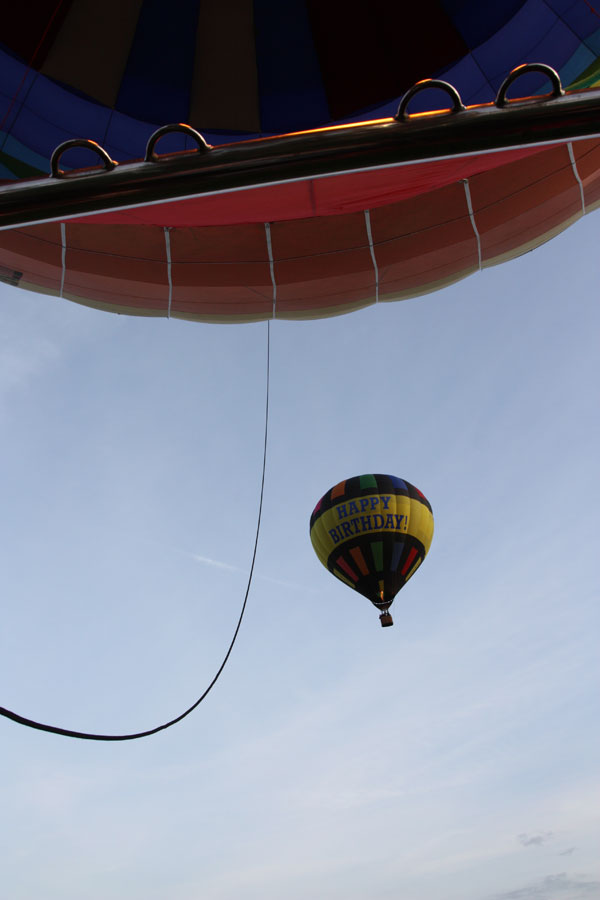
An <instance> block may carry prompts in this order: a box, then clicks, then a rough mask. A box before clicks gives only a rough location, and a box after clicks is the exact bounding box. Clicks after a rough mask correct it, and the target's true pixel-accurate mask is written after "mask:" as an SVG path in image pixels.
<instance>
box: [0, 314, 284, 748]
mask: <svg viewBox="0 0 600 900" xmlns="http://www.w3.org/2000/svg"><path fill="white" fill-rule="evenodd" d="M270 357H271V322H270V321H269V320H267V373H266V383H267V387H266V401H265V439H264V448H263V464H262V477H261V483H260V500H259V503H258V519H257V522H256V537H255V539H254V551H253V553H252V563H251V565H250V574H249V576H248V585H247V587H246V594H245V596H244V602H243V604H242V611H241V612H240V617H239V619H238V623H237V625H236V628H235V631H234V633H233V638H232V640H231V643H230V645H229V649H228V650H227V653H226V654H225V658H224V660H223V662H222V663H221V665H220V666H219V669H218V670H217V674H216V675H215V677H214V678H213V680H212V681H211V683H210V684H209V685H208V687H207V688H206V690H205V691H204V693H203V694H202V695H201V696H200V697H198V699H197V700H196V702H195V703H192V705H191V706H190V707H189V709H186V710H185V712H182V713H181V714H180V715H179V716H176V717H175V718H174V719H171V721H170V722H165V723H164V724H163V725H157V726H156V728H149V729H148V731H138V732H137V733H136V734H90V733H88V732H86V731H71V730H70V729H69V728H59V727H58V726H56V725H44V724H43V723H42V722H36V721H34V720H33V719H27V718H25V716H20V715H18V714H17V713H15V712H12V711H11V710H10V709H5V708H4V707H3V706H0V715H3V716H4V717H5V718H7V719H12V720H13V722H17V724H18V725H26V726H27V727H29V728H37V729H38V730H39V731H49V732H50V733H51V734H62V735H63V736H64V737H72V738H81V739H82V740H85V741H135V740H137V739H138V738H143V737H149V736H150V735H151V734H157V733H158V732H159V731H164V730H165V728H170V727H171V725H176V724H177V722H181V720H182V719H185V717H186V716H189V714H190V713H191V712H193V711H194V710H195V709H196V707H197V706H199V705H200V704H201V703H202V701H203V700H204V698H205V697H206V696H207V695H208V694H209V693H210V691H211V690H212V689H213V687H214V686H215V684H216V683H217V681H218V679H219V676H220V674H221V672H222V671H223V669H224V668H225V665H226V663H227V660H228V659H229V656H230V654H231V651H232V650H233V645H234V644H235V641H236V638H237V636H238V632H239V630H240V626H241V624H242V619H243V618H244V612H245V611H246V604H247V602H248V594H249V593H250V585H251V584H252V575H253V573H254V563H255V562H256V551H257V549H258V536H259V534H260V521H261V518H262V506H263V496H264V492H265V469H266V464H267V436H268V432H269V383H270V382H269V368H270Z"/></svg>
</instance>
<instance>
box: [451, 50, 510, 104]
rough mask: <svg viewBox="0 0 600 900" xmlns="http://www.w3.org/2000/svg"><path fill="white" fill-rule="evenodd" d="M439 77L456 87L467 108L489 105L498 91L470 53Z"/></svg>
mask: <svg viewBox="0 0 600 900" xmlns="http://www.w3.org/2000/svg"><path fill="white" fill-rule="evenodd" d="M437 77H439V78H442V79H443V80H444V81H449V82H450V84H452V85H454V87H455V88H456V90H457V91H458V93H459V94H460V96H461V97H462V102H463V103H464V104H465V106H469V105H470V104H473V103H488V102H489V101H490V100H493V99H494V97H495V96H496V91H495V90H494V88H493V87H492V86H491V84H490V83H489V81H488V79H487V78H486V75H485V72H483V71H482V69H481V67H480V66H478V65H477V63H476V62H475V60H474V59H473V55H472V54H471V53H470V54H469V55H468V56H465V57H464V58H463V59H461V60H459V62H457V63H456V64H455V65H453V66H451V67H450V69H447V70H446V71H445V72H440V73H438V74H437Z"/></svg>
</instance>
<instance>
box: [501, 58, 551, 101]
mask: <svg viewBox="0 0 600 900" xmlns="http://www.w3.org/2000/svg"><path fill="white" fill-rule="evenodd" d="M528 72H541V74H542V75H546V76H547V78H548V80H549V81H550V82H551V84H552V91H551V93H550V94H544V95H543V97H540V100H541V99H546V98H547V97H548V96H550V97H562V96H564V93H565V92H564V91H563V87H562V84H561V82H560V75H559V74H558V72H557V71H556V69H553V68H552V66H547V65H546V63H524V64H523V65H522V66H517V68H516V69H513V70H512V72H511V73H510V75H508V76H507V77H506V78H505V79H504V81H503V82H502V84H501V85H500V90H499V91H498V94H497V95H496V99H495V100H494V104H495V105H496V106H497V107H498V109H502V108H503V107H505V106H508V104H509V103H517V102H518V100H519V98H516V99H515V100H507V99H506V92H507V90H508V89H509V87H510V86H511V84H513V82H515V81H516V80H517V79H518V78H520V77H521V75H527V73H528Z"/></svg>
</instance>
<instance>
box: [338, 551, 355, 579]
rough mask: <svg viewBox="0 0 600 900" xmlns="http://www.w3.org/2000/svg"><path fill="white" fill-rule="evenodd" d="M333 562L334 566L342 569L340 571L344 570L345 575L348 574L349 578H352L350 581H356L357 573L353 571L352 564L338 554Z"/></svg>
mask: <svg viewBox="0 0 600 900" xmlns="http://www.w3.org/2000/svg"><path fill="white" fill-rule="evenodd" d="M335 564H336V566H338V568H340V569H341V570H342V572H345V573H346V575H349V576H350V578H351V579H352V581H354V582H356V581H358V575H357V574H356V572H355V571H354V569H353V568H352V566H351V565H350V564H349V563H347V562H346V560H345V559H344V557H343V556H338V558H337V559H336V561H335Z"/></svg>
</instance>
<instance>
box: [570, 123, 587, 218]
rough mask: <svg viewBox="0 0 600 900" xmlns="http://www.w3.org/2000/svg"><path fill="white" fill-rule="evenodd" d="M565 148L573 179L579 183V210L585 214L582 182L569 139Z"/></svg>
mask: <svg viewBox="0 0 600 900" xmlns="http://www.w3.org/2000/svg"><path fill="white" fill-rule="evenodd" d="M567 149H568V151H569V159H570V160H571V168H572V169H573V175H574V176H575V180H576V181H577V184H578V185H579V193H580V194H581V210H582V212H583V215H584V216H585V194H584V192H583V182H582V180H581V177H580V175H579V171H578V169H577V161H576V159H575V154H574V153H573V144H572V143H571V141H569V143H568V144H567Z"/></svg>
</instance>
